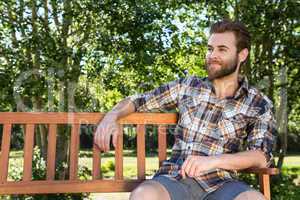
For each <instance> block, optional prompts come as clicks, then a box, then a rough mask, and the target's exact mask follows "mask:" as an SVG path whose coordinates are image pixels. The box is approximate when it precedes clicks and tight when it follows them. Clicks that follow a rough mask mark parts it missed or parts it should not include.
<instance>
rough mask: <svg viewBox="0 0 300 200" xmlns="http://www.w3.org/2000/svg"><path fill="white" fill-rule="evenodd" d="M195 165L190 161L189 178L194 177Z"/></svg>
mask: <svg viewBox="0 0 300 200" xmlns="http://www.w3.org/2000/svg"><path fill="white" fill-rule="evenodd" d="M196 167H197V165H196V163H195V162H194V160H192V162H191V163H190V169H189V172H188V174H189V176H191V177H194V176H195V172H196Z"/></svg>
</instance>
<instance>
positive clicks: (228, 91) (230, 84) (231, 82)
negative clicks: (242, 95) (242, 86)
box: [212, 73, 239, 99]
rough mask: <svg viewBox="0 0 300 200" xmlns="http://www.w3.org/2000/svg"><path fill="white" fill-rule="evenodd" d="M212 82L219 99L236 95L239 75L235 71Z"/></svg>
mask: <svg viewBox="0 0 300 200" xmlns="http://www.w3.org/2000/svg"><path fill="white" fill-rule="evenodd" d="M212 83H213V86H214V88H215V94H216V97H217V98H218V99H224V98H226V97H232V96H234V94H235V92H236V91H237V89H238V88H239V81H238V75H237V74H235V73H234V74H231V75H229V76H226V77H222V78H218V79H214V80H213V81H212Z"/></svg>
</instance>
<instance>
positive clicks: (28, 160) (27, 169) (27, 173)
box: [23, 124, 34, 181]
mask: <svg viewBox="0 0 300 200" xmlns="http://www.w3.org/2000/svg"><path fill="white" fill-rule="evenodd" d="M33 145H34V124H26V129H25V144H24V168H23V170H24V172H23V181H31V179H32V154H33Z"/></svg>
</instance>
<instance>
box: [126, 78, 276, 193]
mask: <svg viewBox="0 0 300 200" xmlns="http://www.w3.org/2000/svg"><path fill="white" fill-rule="evenodd" d="M239 85H240V86H239V89H238V90H237V91H236V92H235V94H234V96H232V97H230V98H225V99H218V98H217V97H216V95H215V92H214V87H213V85H212V83H211V81H209V80H208V79H207V78H199V77H195V76H191V77H187V78H182V79H178V80H175V81H173V82H170V83H167V84H164V85H162V86H160V87H158V88H156V89H154V90H152V91H149V92H146V93H144V94H138V95H133V96H131V97H129V98H130V100H131V101H132V102H133V103H134V105H135V108H136V111H137V112H150V111H152V112H153V111H157V110H159V111H165V110H166V109H167V110H168V109H174V108H176V109H177V112H178V114H179V116H178V123H177V125H176V128H175V130H174V135H175V143H174V146H173V148H172V154H171V157H170V159H168V160H166V161H164V162H163V165H162V166H161V167H160V169H159V170H158V172H157V173H156V175H161V174H164V175H167V176H172V177H175V178H177V179H180V178H181V176H180V174H179V170H180V168H181V165H182V163H183V162H184V160H185V159H186V158H187V156H189V155H200V156H215V155H220V154H225V153H226V154H230V153H236V152H239V151H244V150H261V151H262V152H263V153H264V154H265V156H266V158H267V161H268V163H269V164H270V163H271V161H272V157H273V156H272V152H271V151H272V145H273V142H274V135H275V132H276V129H275V120H274V117H273V114H272V103H271V101H270V100H269V99H268V98H267V97H266V96H264V95H263V94H262V93H261V92H259V91H258V90H257V89H255V88H254V87H251V86H249V85H248V82H247V79H246V78H240V79H239ZM235 174H236V173H235V172H234V171H230V170H224V169H220V168H216V169H213V170H209V171H205V172H203V173H201V175H200V176H198V177H196V180H197V181H198V183H199V184H200V185H201V186H202V188H203V189H205V190H206V191H207V192H212V191H214V190H216V189H217V188H219V187H220V186H221V185H222V184H223V183H224V182H225V181H226V180H230V179H234V178H236V177H235Z"/></svg>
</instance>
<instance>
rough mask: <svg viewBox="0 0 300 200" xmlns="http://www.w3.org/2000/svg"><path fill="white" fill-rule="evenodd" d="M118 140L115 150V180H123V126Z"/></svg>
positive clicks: (120, 126) (120, 128) (120, 127)
mask: <svg viewBox="0 0 300 200" xmlns="http://www.w3.org/2000/svg"><path fill="white" fill-rule="evenodd" d="M118 131H119V133H118V140H117V146H116V149H115V154H116V155H115V163H116V165H115V179H116V180H123V126H122V125H119V128H118Z"/></svg>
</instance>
